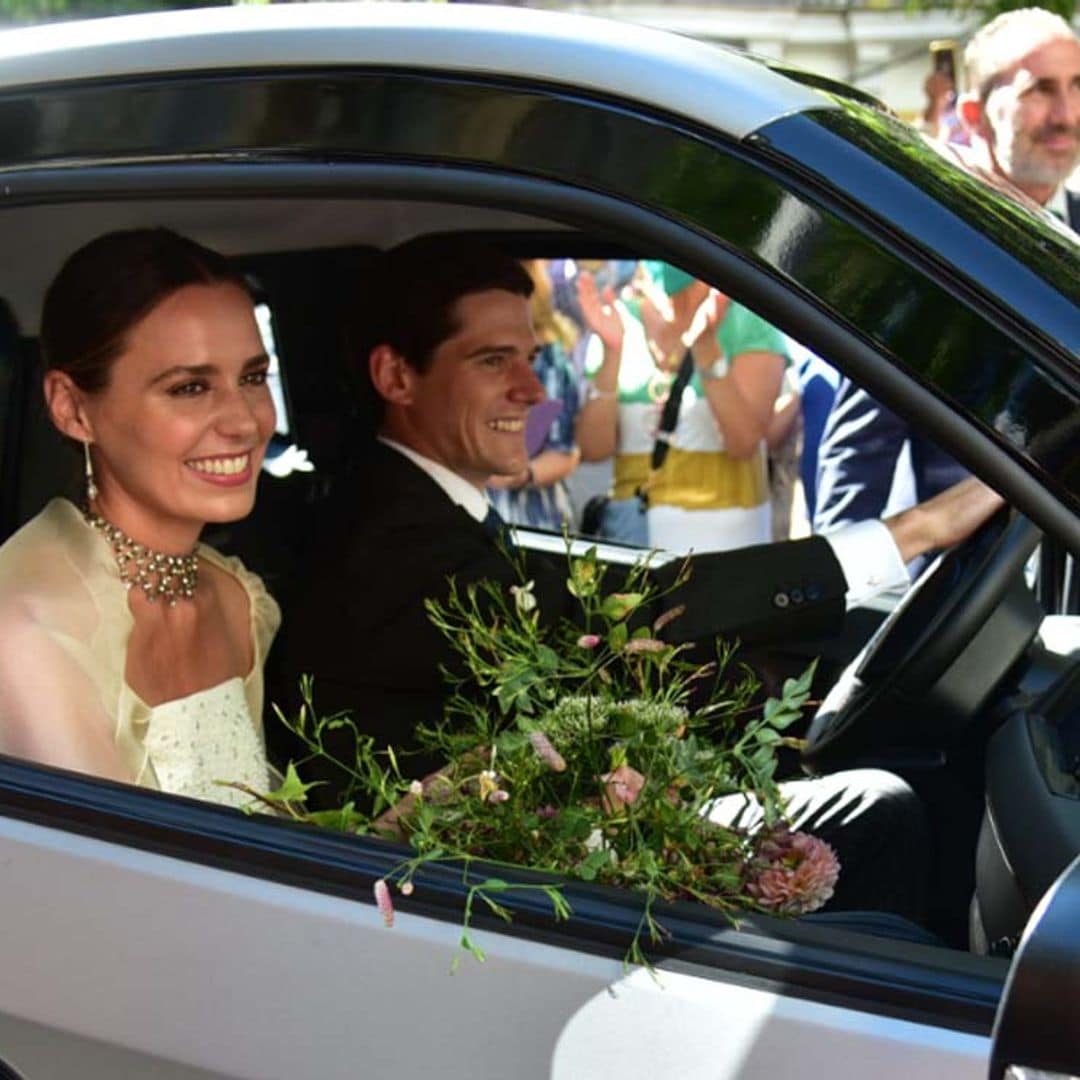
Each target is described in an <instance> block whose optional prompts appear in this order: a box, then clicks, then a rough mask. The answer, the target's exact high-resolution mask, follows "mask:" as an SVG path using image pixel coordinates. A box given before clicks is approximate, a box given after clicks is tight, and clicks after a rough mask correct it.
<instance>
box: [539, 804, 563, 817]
mask: <svg viewBox="0 0 1080 1080" xmlns="http://www.w3.org/2000/svg"><path fill="white" fill-rule="evenodd" d="M536 816H537V817H538V818H539V819H540V820H541V821H550V820H551V819H552V818H553V817H558V816H559V810H558V807H555V806H552V805H551V804H550V803H548V805H547V806H541V807H540V809H539V810H537V811H536Z"/></svg>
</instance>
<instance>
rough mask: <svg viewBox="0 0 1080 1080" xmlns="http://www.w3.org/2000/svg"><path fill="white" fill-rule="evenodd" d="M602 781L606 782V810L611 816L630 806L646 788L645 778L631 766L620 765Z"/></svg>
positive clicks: (604, 800)
mask: <svg viewBox="0 0 1080 1080" xmlns="http://www.w3.org/2000/svg"><path fill="white" fill-rule="evenodd" d="M600 779H601V780H602V781H603V782H604V794H603V796H602V798H603V803H604V809H605V810H606V811H607V813H609V814H617V813H618V812H619V811H620V810H621V809H622V808H623V807H624V806H630V805H631V803H633V802H635V801H636V800H637V797H638V796H639V795H640V794H641V789H642V788H643V787H644V786H645V777H644V776H642V775H641V773H639V772H638V771H637V769H632V768H631V767H630V766H629V765H620V766H619V767H618V768H617V769H613V770H612V771H611V772H609V773H604V775H603V776H601V777H600Z"/></svg>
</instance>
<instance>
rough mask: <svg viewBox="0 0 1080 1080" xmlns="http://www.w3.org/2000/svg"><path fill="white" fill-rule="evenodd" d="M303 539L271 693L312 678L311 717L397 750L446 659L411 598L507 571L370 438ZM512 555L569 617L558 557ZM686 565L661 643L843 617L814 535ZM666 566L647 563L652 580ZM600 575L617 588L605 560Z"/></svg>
mask: <svg viewBox="0 0 1080 1080" xmlns="http://www.w3.org/2000/svg"><path fill="white" fill-rule="evenodd" d="M313 537H314V541H313V544H312V546H311V550H310V552H309V554H308V557H307V565H308V566H309V567H310V575H309V576H308V577H307V578H306V580H303V581H297V582H294V583H293V590H292V594H291V598H290V596H289V595H286V596H285V597H284V598H283V599H284V601H285V602H284V605H283V606H284V609H285V610H284V620H283V624H282V633H281V637H280V640H279V642H278V645H277V646H275V649H274V654H273V657H272V658H271V664H270V687H271V690H270V697H271V700H273V701H277V702H279V703H281V704H282V705H284V706H285V707H287V708H288V707H292V706H294V705H295V703H296V689H295V688H296V683H297V679H298V677H299V676H300V675H301V674H311V675H314V677H315V704H316V707H317V708H318V710H319V712H320V713H323V714H326V713H329V712H333V711H337V710H339V709H349V710H350V711H351V712H352V713H353V714H354V716H355V718H356V720H357V723H358V725H359V727H360V728H361V729H362V730H363V731H364V732H366V733H368V734H370V735H372V736H373V737H374V738H375V740H376V742H377V743H379V744H386V743H392V744H393V745H394V747H395V749H410V748H412V746H413V738H412V735H413V730H414V728H415V726H416V725H417V724H418V723H422V722H426V723H432V722H434V721H436V720H438V719H440V718H441V717H442V714H443V705H444V700H445V697H446V693H447V687H446V683H445V680H444V678H443V676H442V674H441V673H440V665H453V664H454V663H455V660H456V657H455V654H454V652H453V650H452V649H451V647H450V645H449V643H448V642H447V641H446V639H445V638H444V637H443V636H442V635H441V634H440V633H439V631H437V630H436V629H435V628H434V627H433V626H432V625H431V623H430V621H429V620H428V617H427V614H426V612H425V609H424V600H425V599H426V598H428V597H440V598H444V597H445V596H446V595H447V578H448V577H449V576H451V575H453V576H455V577H456V579H457V580H458V581H459V582H460V583H467V582H469V581H477V580H480V579H484V578H488V579H492V580H494V581H498V582H503V583H505V584H506V585H507V586H509V585H511V584H514V583H516V580H517V579H516V576H515V573H514V570H513V568H512V566H511V564H510V562H509V560H508V559H507V557H506V554H505V553H504V552H503V551H501V550H500V549H499V547H498V545H497V544H496V542H495V540H494V539H493V538H492V537H491V536H490V535H489V534H488V532H486V531H485V529H484V528H483V526H482V525H480V524H479V523H478V522H477V521H476V520H475V519H473V518H472V517H470V516H469V514H468V513H467V512H466V511H465V510H463V509H462V508H461V507H459V506H457V505H455V504H454V503H452V502H451V501H450V499H449V498H448V497H447V496H446V494H445V493H444V492H443V490H442V489H441V488H440V487H439V486H438V485H437V484H436V483H435V482H434V481H433V480H431V478H430V477H428V476H427V474H426V473H424V471H423V470H422V469H419V468H417V466H416V465H414V464H413V463H412V462H411V461H409V460H408V459H407V458H405V457H404V456H403V455H401V454H399V453H397V452H396V451H395V450H393V449H391V448H389V447H387V446H385V445H384V444H381V443H376V444H374V445H373V446H372V447H371V449H370V451H369V452H367V453H365V454H364V455H363V458H362V460H361V461H360V462H359V463H358V464H357V466H356V467H355V468H354V469H353V470H352V472H351V474H350V475H348V476H343V477H341V478H340V480H339V482H338V484H337V489H336V491H335V494H334V495H333V496H332V497H331V499H330V500H329V504H328V506H327V507H326V509H325V511H324V512H323V513H322V514H320V515H319V520H318V522H317V524H316V526H315V527H314V529H313ZM526 560H527V574H528V577H529V578H531V579H532V580H533V581H534V582H535V595H536V597H537V599H538V601H539V610H540V612H541V617H542V618H544V619H552V620H554V619H556V618H558V617H560V616H563V615H565V616H569V617H572V615H573V613H574V611H575V606H574V605H575V603H576V602H575V601H574V600H573V598H572V597H571V596H570V595H569V594H568V592H567V590H566V565H565V562H564V560H563V559H562V558H561V557H552V556H549V555H541V554H539V553H536V552H528V553H526ZM693 563H694V570H693V574H692V576H691V579H690V581H689V582H688V583H687V584H686V585H685V586H683V587H682V588H681V590H679V592H678V593H672V594H671V595H670V596H668V597H666V598H665V599H664V600H663V601H662V604H663V605H664V606H665V607H671V606H674V605H676V604H680V603H684V604H686V605H687V612H686V614H685V615H683V616H682V617H680V618H679V619H676V620H675V621H673V622H672V623H670V624H669V627H668V629H667V636H668V637H669V639H670V640H672V641H696V640H702V639H707V640H710V641H711V639H712V638H713V637H714V636H715V635H717V634H720V635H723V636H725V637H728V638H734V637H739V638H741V639H742V640H743V641H745V642H748V643H755V642H766V641H770V640H783V639H785V638H788V637H790V638H795V637H800V638H801V637H813V636H818V635H820V634H823V633H828V632H830V631H832V630H834V629H835V628H836V627H837V626H838V624H839V623H840V621H841V619H842V617H843V611H844V594H845V592H846V588H847V585H846V582H845V580H844V577H843V573H842V571H841V570H840V567H839V564H838V563H837V561H836V558H835V556H834V555H833V553H832V549H831V548H830V547H829V545H828V544H827V543H826V542H825V541H823V540H822V539H821V538H819V537H812V538H810V539H809V540H802V541H797V542H791V543H784V544H774V545H763V546H759V547H753V548H744V549H742V550H739V551H732V552H723V553H718V554H710V555H703V556H698V557H695V558H694V560H693ZM675 569H676V567H675V565H674V564H671V565H669V566H668V567H666V568H662V569H660V570H658V571H657V572H656V576H657V578H658V579H659V580H660V583H661V584H663V583H664V582H665V580H670V578H671V576H672V575H673V574H674V573H675ZM611 573H612V577H611V578H610V579H609V580H610V581H611V582H612V585H613V587H617V585H616V580H617V579H616V578H615V574H617V573H618V568H616V567H612V568H611ZM268 737H269V739H270V743H271V747H270V748H271V754H272V756H274V757H275V759H276V760H277V761H278V764H282V760H281V759H282V758H283V757H285V756H289V755H290V754H294V753H295V747H291V746H290V745H289V744H288V742H287V741H284V742H283V741H282V735H281V733H280V731H279V732H276V733H275V732H270V733H268ZM433 764H434V763H433V762H431V761H430V760H424V759H422V758H417V759H415V760H413V761H412V762H411V763H410V764H408V765H407V769H408V771H409V772H410V773H412V774H414V775H416V774H418V773H419V772H421V771H422V770H424V769H429V768H430V767H431V766H432V765H433ZM311 775H313V776H319V775H323V774H320V773H319V772H318V770H315V771H314V772H313V773H311ZM323 778H326V777H325V776H323Z"/></svg>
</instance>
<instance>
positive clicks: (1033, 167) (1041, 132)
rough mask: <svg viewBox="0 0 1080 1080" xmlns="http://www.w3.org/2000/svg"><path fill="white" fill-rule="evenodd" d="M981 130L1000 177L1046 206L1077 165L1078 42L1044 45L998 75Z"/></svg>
mask: <svg viewBox="0 0 1080 1080" xmlns="http://www.w3.org/2000/svg"><path fill="white" fill-rule="evenodd" d="M981 129H982V131H981V133H982V134H983V136H984V138H986V140H987V142H988V143H989V144H990V147H991V149H992V151H993V154H994V159H995V161H996V162H997V165H998V168H999V169H1000V170H1001V171H1002V173H1004V175H1005V176H1006V177H1008V178H1009V179H1010V180H1011V181H1012V182H1013V183H1014V184H1016V185H1017V186H1018V187H1020V188H1021V189H1023V190H1024V191H1026V192H1027V193H1028V194H1029V195H1031V196H1032V197H1033V198H1035V199H1036V200H1037V201H1039V202H1045V201H1046V199H1048V198H1049V197H1050V195H1051V194H1053V192H1054V190H1055V189H1056V188H1057V187H1058V185H1059V184H1061V183H1062V182H1063V181H1064V180H1065V178H1066V177H1067V176H1068V175H1069V174H1070V173H1071V172H1072V171H1073V169H1075V168H1076V166H1077V163H1078V162H1080V41H1077V40H1076V39H1075V38H1072V39H1069V38H1057V39H1053V40H1050V41H1047V42H1045V43H1043V44H1041V45H1039V46H1037V47H1036V48H1033V49H1032V50H1031V51H1030V52H1028V53H1027V54H1026V55H1025V56H1023V57H1021V58H1020V59H1019V60H1018V61H1017V62H1016V63H1015V64H1013V65H1011V66H1010V67H1008V68H1006V69H1005V70H1004V71H1002V72H1001V74H1000V75H999V76H998V78H997V79H996V80H995V85H994V88H993V89H992V90H991V91H990V93H989V95H988V96H987V98H986V101H985V103H984V105H983V121H982V125H981Z"/></svg>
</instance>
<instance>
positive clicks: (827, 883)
mask: <svg viewBox="0 0 1080 1080" xmlns="http://www.w3.org/2000/svg"><path fill="white" fill-rule="evenodd" d="M839 874H840V861H839V859H837V857H836V852H835V851H833V849H832V848H831V847H829V845H828V844H826V843H825V841H824V840H819V839H818V838H817V837H816V836H811V835H810V834H809V833H804V832H794V833H793V832H791V831H790V830H789V829H787V828H785V827H783V826H781V827H779V828H776V829H774V830H772V832H771V833H769V834H768V835H767V836H766V837H765V838H764V839H763V840H762V841H761V843H760V844H759V845H758V851H757V854H756V855H755V856H754V858H753V859H752V860H751V863H750V867H749V874H748V877H747V882H746V891H747V892H748V893H749V894H750V895H751V896H752V897H754V899H755V900H757V901H758V902H759V903H760V904H761V905H762V907H765V908H768V909H769V910H771V911H775V912H776V913H777V914H779V915H805V914H807V913H808V912H811V911H816V910H817V909H818V908H819V907H821V906H822V904H824V903H825V902H826V901H827V900H828V899H829V898H830V897H831V896H832V894H833V889H834V888H835V887H836V879H837V877H838V876H839Z"/></svg>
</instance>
